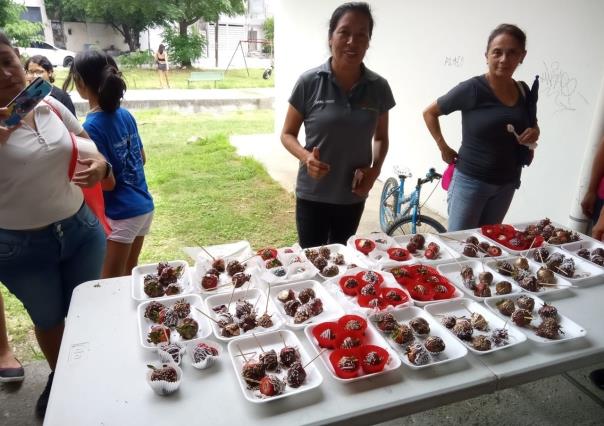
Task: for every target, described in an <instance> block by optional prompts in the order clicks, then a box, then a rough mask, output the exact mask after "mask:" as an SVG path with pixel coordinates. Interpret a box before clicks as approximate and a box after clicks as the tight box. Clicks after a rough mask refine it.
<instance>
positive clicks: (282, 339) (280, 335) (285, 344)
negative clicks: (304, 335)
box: [279, 330, 287, 348]
mask: <svg viewBox="0 0 604 426" xmlns="http://www.w3.org/2000/svg"><path fill="white" fill-rule="evenodd" d="M279 337H281V341H282V342H283V346H285V347H286V348H287V343H285V339H284V338H283V334H281V330H279Z"/></svg>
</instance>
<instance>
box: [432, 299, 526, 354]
mask: <svg viewBox="0 0 604 426" xmlns="http://www.w3.org/2000/svg"><path fill="white" fill-rule="evenodd" d="M424 309H425V310H426V312H428V313H429V314H430V315H432V317H434V320H435V321H439V322H440V320H441V318H442V317H443V316H454V317H458V318H459V317H466V318H468V319H469V318H470V316H471V315H472V313H474V312H475V313H478V314H480V315H482V316H483V317H484V318H485V320H487V322H488V323H489V329H488V330H489V331H480V330H476V329H474V332H473V335H472V336H478V335H485V336H487V337H488V336H490V335H491V331H492V330H494V329H497V328H503V327H504V326H505V328H506V330H507V331H508V335H509V343H508V344H507V345H505V346H494V345H492V346H491V349H490V350H488V351H479V350H476V349H474V347H473V346H472V344H471V342H470V341H465V340H461V339H459V338H458V337H457V336H455V334H453V331H452V330H448V329H447V331H448V332H449V333H450V334H451V335H452V336H454V337H455V338H456V339H457V340H459V341H460V342H461V343H463V344H464V345H465V346H466V347H467V348H468V349H469V350H470V351H472V352H473V353H475V354H476V355H485V354H490V353H492V352H495V351H499V350H502V349H507V348H511V347H512V346H514V345H517V344H519V343H522V342H524V341H525V340H526V336H525V335H524V333H522V332H521V331H520V330H518V328H516V327H514V326H513V325H512V324H510V322H509V321H508V322H507V323H506V321H505V320H504V319H501V317H499V316H497V315H495V314H494V313H493V312H491V311H490V310H489V309H487V308H486V307H485V306H484V305H483V304H482V303H478V302H475V301H473V300H470V299H459V300H447V301H444V302H439V303H434V304H432V305H429V306H426V307H425V308H424Z"/></svg>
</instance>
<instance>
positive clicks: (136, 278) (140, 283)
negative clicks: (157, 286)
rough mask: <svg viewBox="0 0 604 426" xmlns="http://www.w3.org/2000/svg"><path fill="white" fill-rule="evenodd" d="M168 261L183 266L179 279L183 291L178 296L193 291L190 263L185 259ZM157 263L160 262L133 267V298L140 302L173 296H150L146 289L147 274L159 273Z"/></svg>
mask: <svg viewBox="0 0 604 426" xmlns="http://www.w3.org/2000/svg"><path fill="white" fill-rule="evenodd" d="M166 263H168V264H169V265H170V266H174V267H177V266H183V270H182V274H181V276H180V278H179V279H178V281H177V283H178V285H179V286H180V287H181V289H182V291H181V292H180V293H179V294H178V295H177V296H183V295H185V294H188V293H191V291H193V288H192V286H191V281H190V280H189V271H188V270H189V264H188V263H187V262H186V261H184V260H171V261H169V262H166ZM157 265H159V263H149V264H146V265H139V266H136V267H135V268H133V269H132V298H133V299H134V300H136V301H138V302H142V301H145V300H160V299H164V298H166V297H171V296H161V297H149V296H147V295H146V294H145V291H144V287H145V286H144V278H145V275H147V274H152V275H157Z"/></svg>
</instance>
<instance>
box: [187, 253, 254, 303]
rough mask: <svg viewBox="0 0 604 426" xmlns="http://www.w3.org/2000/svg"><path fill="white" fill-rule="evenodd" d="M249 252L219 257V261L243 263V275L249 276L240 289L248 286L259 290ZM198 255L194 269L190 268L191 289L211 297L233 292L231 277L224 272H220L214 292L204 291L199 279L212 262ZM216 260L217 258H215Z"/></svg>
mask: <svg viewBox="0 0 604 426" xmlns="http://www.w3.org/2000/svg"><path fill="white" fill-rule="evenodd" d="M250 253H251V250H244V251H243V252H241V253H239V254H237V255H235V256H221V257H220V258H221V259H224V261H225V264H226V263H229V261H231V260H237V261H240V262H241V261H245V260H247V262H245V263H244V264H243V265H244V266H245V271H244V272H245V273H246V274H249V275H250V276H251V278H250V281H249V283H244V284H243V286H241V287H240V288H247V287H248V286H250V287H252V288H259V287H260V283H259V276H260V272H259V270H258V268H257V266H256V264H255V262H254V260H253V259H250V255H251V254H250ZM202 254H205V253H200V255H198V256H197V261H196V262H195V267H193V268H190V276H191V282H192V284H193V288H194V290H195V291H196V292H198V293H200V294H202V295H204V296H205V295H211V294H219V293H229V294H230V293H231V291H233V281H232V277H231V276H230V275H229V274H228V273H227V272H226V271H224V272H222V273H221V274H220V276H219V277H218V286H217V287H216V289H214V290H206V289H205V288H203V287H202V286H201V279H202V278H203V276H204V275H205V274H206V272H207V271H208V270H209V269H210V268H211V267H212V260H211V259H209V258H208V257H207V255H206V256H202ZM217 259H218V258H217Z"/></svg>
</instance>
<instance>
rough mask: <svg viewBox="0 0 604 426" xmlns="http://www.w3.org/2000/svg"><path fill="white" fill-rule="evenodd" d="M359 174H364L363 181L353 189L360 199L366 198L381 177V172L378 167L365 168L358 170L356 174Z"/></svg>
mask: <svg viewBox="0 0 604 426" xmlns="http://www.w3.org/2000/svg"><path fill="white" fill-rule="evenodd" d="M359 172H360V173H362V175H361V176H362V177H361V180H360V181H359V182H357V184H356V186H354V187H353V188H352V192H353V193H354V194H356V195H358V196H359V197H366V196H367V194H369V191H371V188H373V184H374V183H375V181H376V180H377V178H378V176H379V175H380V170H379V169H378V168H376V167H363V168H361V169H357V172H355V174H357V173H359Z"/></svg>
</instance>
